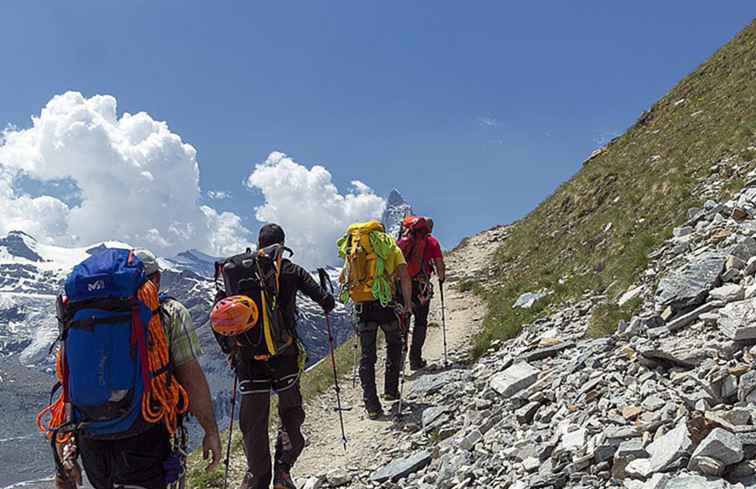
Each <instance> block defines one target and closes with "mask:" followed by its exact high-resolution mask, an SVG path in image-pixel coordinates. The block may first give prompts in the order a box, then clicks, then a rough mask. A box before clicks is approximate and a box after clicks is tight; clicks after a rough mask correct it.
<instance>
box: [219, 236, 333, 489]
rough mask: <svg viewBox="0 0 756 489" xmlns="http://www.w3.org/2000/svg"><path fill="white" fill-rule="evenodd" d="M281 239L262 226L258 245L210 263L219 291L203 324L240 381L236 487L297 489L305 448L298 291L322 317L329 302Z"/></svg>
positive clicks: (329, 299) (328, 307) (329, 304)
mask: <svg viewBox="0 0 756 489" xmlns="http://www.w3.org/2000/svg"><path fill="white" fill-rule="evenodd" d="M284 241H285V234H284V230H283V229H282V228H281V227H280V226H278V225H277V224H266V225H264V226H263V227H262V228H261V229H260V233H259V237H258V248H257V250H252V249H248V250H247V251H246V252H244V253H241V254H239V255H235V256H232V257H230V258H227V259H225V260H222V261H220V262H218V263H216V284H217V286H218V294H217V296H216V304H215V306H213V310H212V312H211V314H210V322H211V325H212V327H213V331H214V332H215V333H216V339H218V343H219V344H220V346H221V349H222V350H223V351H224V352H225V353H226V354H228V355H229V357H230V360H231V363H232V366H233V367H234V370H235V376H236V379H237V380H238V381H239V383H238V385H239V393H240V394H241V407H240V409H239V425H240V427H241V431H242V434H243V437H244V447H245V453H246V456H247V472H246V474H245V476H244V480H243V481H242V483H241V486H240V489H268V488H269V487H270V483H271V480H272V482H273V487H274V488H275V489H297V488H296V485H295V484H294V482H293V480H292V477H291V468H292V466H293V465H294V463H295V462H296V461H297V459H298V458H299V455H300V454H301V453H302V450H303V449H304V446H305V439H304V436H303V435H302V430H301V428H302V424H303V423H304V420H305V412H304V408H303V406H302V395H301V393H300V389H299V381H300V376H301V374H302V371H303V369H304V363H305V353H304V349H303V347H302V345H301V343H300V342H299V341H298V340H297V331H296V316H297V309H296V308H297V306H296V299H297V293H298V292H302V293H303V294H304V295H306V296H307V297H309V298H310V299H312V300H313V301H315V302H316V303H317V304H318V305H320V307H321V308H323V311H324V312H325V313H326V315H327V314H328V313H330V312H331V311H332V310H333V309H334V307H335V306H336V301H335V299H334V298H333V296H332V295H331V294H330V293H329V292H328V291H327V290H325V289H324V288H322V287H321V286H320V285H318V283H317V282H316V281H315V279H313V278H312V276H311V275H310V274H309V273H308V272H307V271H306V270H305V269H304V268H302V267H300V266H299V265H297V264H295V263H293V262H292V261H290V260H289V259H286V258H284V257H283V254H284V252H288V253H289V254H293V252H292V251H291V250H289V249H288V248H286V247H285V246H284ZM234 384H235V385H236V381H235V382H234ZM235 390H236V389H235ZM272 394H276V395H277V396H278V416H279V418H280V421H281V426H280V428H279V430H278V436H277V440H276V453H275V458H274V459H273V460H271V454H270V447H269V440H268V429H269V427H268V425H269V418H270V398H271V395H272ZM228 461H229V460H228V458H227V459H226V464H227V472H226V474H227V475H228Z"/></svg>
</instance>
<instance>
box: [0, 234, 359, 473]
mask: <svg viewBox="0 0 756 489" xmlns="http://www.w3.org/2000/svg"><path fill="white" fill-rule="evenodd" d="M104 247H122V248H125V247H128V245H126V244H123V243H117V242H106V243H99V244H97V245H95V246H92V247H88V248H62V247H56V246H50V245H45V244H43V243H40V242H38V241H37V240H36V239H34V238H33V237H32V236H29V235H28V234H25V233H22V232H11V233H10V234H8V235H7V236H5V237H3V238H0V386H2V388H0V391H2V393H0V406H3V408H4V409H9V410H10V413H15V415H12V416H9V418H11V422H10V423H4V424H3V426H0V453H2V458H3V460H5V458H6V456H7V457H9V458H15V457H16V456H18V457H19V459H18V460H19V464H17V465H16V464H7V465H5V464H4V465H5V468H3V469H0V487H3V486H5V485H6V484H10V483H12V482H17V481H18V480H24V479H25V480H28V479H30V478H35V477H40V476H44V475H47V474H49V473H50V470H51V465H50V459H49V457H48V453H47V445H46V444H45V443H44V442H43V441H42V440H41V438H40V437H38V436H36V435H35V433H34V431H33V430H34V428H33V421H34V413H36V412H37V411H38V410H39V409H40V408H41V407H42V406H43V405H44V404H45V402H46V401H47V396H48V393H49V388H50V387H51V385H52V383H53V379H52V368H51V367H52V357H51V355H50V354H49V351H50V347H51V345H52V344H53V342H54V341H55V339H56V337H57V335H58V326H57V321H56V319H55V297H56V295H57V294H58V293H59V292H60V290H61V289H62V284H63V281H64V280H65V277H66V275H67V274H68V273H69V272H70V270H71V268H72V267H73V266H74V265H75V264H77V263H79V262H81V261H82V260H84V259H85V258H86V257H87V256H89V255H90V254H91V253H92V252H94V251H97V250H100V249H102V248H104ZM215 260H216V259H215V258H214V257H211V256H208V255H206V254H204V253H201V252H198V251H196V250H190V251H186V252H184V253H180V254H179V255H177V256H175V257H170V258H160V263H161V266H162V268H163V276H162V281H161V282H162V287H163V290H165V291H166V292H167V293H168V294H170V295H171V296H173V297H175V298H176V299H178V300H179V301H181V302H182V303H183V304H184V305H185V306H186V307H187V308H188V309H189V311H190V312H191V315H192V318H193V319H194V323H195V325H196V327H197V332H198V334H199V337H200V341H201V343H202V346H203V349H204V351H205V354H204V355H203V357H202V359H201V363H202V367H203V369H204V371H205V372H206V375H207V376H208V381H209V383H210V385H211V388H212V391H213V397H214V399H215V409H216V415H217V416H218V419H219V422H220V423H221V425H223V426H224V425H227V423H228V416H229V412H230V409H229V400H230V397H231V395H230V394H231V393H230V390H231V384H232V378H233V377H232V373H231V371H230V370H229V369H228V367H227V366H226V364H225V358H224V355H223V354H222V353H221V351H220V349H219V348H218V346H217V344H216V343H215V339H214V337H213V334H212V331H211V329H210V325H209V311H210V308H211V307H212V301H213V297H214V295H215V285H214V281H213V270H214V265H213V264H214V262H215ZM329 272H330V273H331V275H332V278H333V279H337V276H338V273H339V270H338V269H333V268H332V269H330V270H329ZM298 307H299V312H300V317H299V321H298V332H299V336H300V339H301V340H302V342H303V343H304V345H305V349H306V350H307V353H308V364H312V363H315V362H316V361H317V360H319V359H320V358H322V357H323V356H325V354H326V353H327V351H328V342H327V336H326V334H325V323H324V318H323V313H322V309H321V308H320V307H319V306H318V305H317V304H315V303H313V302H312V301H310V300H309V299H306V298H304V297H301V298H300V299H299V302H298ZM332 319H333V321H332V324H333V327H334V336H335V337H336V340H337V341H338V342H339V343H340V342H343V341H345V340H346V339H347V338H349V337H350V336H351V333H352V325H351V320H350V318H349V315H348V313H347V310H346V308H345V306H343V305H339V306H338V307H337V309H336V310H335V311H334V313H333V315H332ZM5 414H8V412H6V413H5ZM190 431H192V432H195V433H197V434H199V431H198V430H190ZM27 460H33V462H32V463H31V465H30V466H27V465H26V461H27ZM22 461H24V462H23V463H22ZM9 465H13V466H14V468H13V471H14V474H11V475H8V474H4V472H6V471H7V470H8V469H9ZM17 468H18V469H20V470H21V471H22V472H24V473H28V475H31V477H26V476H25V475H24V476H23V479H20V477H21V475H20V474H19V473H18V472H17V471H16V469H17Z"/></svg>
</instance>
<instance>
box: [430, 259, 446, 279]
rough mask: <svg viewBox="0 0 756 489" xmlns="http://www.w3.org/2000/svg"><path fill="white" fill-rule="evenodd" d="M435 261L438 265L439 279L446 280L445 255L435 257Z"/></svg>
mask: <svg viewBox="0 0 756 489" xmlns="http://www.w3.org/2000/svg"><path fill="white" fill-rule="evenodd" d="M433 263H434V264H435V265H436V274H438V281H439V282H440V283H444V282H446V264H445V263H444V259H443V257H441V258H435V259H434V260H433Z"/></svg>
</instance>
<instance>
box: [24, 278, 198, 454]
mask: <svg viewBox="0 0 756 489" xmlns="http://www.w3.org/2000/svg"><path fill="white" fill-rule="evenodd" d="M137 298H138V299H139V300H140V301H142V302H143V303H144V304H145V305H146V306H148V307H149V308H150V309H151V310H152V311H153V314H152V315H151V317H150V321H149V323H148V325H147V328H146V329H147V345H146V346H147V348H146V352H145V357H144V358H145V359H146V361H145V363H146V365H147V369H146V370H145V374H146V377H147V381H146V383H145V389H144V391H143V393H142V400H141V414H142V417H143V419H144V420H145V421H146V422H148V423H153V424H154V423H158V422H160V421H162V422H163V424H164V425H165V428H166V430H167V431H168V433H169V434H170V435H171V436H173V435H174V434H175V433H176V430H177V428H178V425H179V416H180V415H182V414H185V413H186V412H187V411H188V410H189V396H188V394H187V393H186V390H185V389H184V388H183V386H181V384H179V383H178V381H177V380H176V378H175V377H174V376H173V374H172V367H171V365H170V363H171V358H170V345H169V344H168V339H167V337H166V334H165V330H164V329H163V325H162V321H161V318H160V314H159V312H158V311H159V306H160V304H159V301H158V294H157V286H156V285H155V284H154V283H153V282H151V281H147V282H145V283H144V284H143V285H142V286H141V287H140V288H139V290H138V291H137ZM64 356H65V353H64V351H63V348H59V349H58V351H57V353H56V357H55V375H56V377H57V379H58V381H59V382H61V383H63V384H65V381H66V377H67V375H66V370H65V369H66V365H65V358H64ZM66 402H67V401H66V391H65V387H64V389H63V391H62V392H61V394H60V395H59V396H58V397H57V398H56V399H55V400H54V401H52V402H51V403H50V405H49V406H47V407H46V408H44V409H43V410H42V411H40V412H39V414H37V416H36V423H37V427H38V428H39V430H40V431H41V432H43V433H47V436H48V437H52V435H53V433H55V432H56V431H57V430H58V429H60V428H61V427H62V426H64V425H65V424H66V423H67V422H69V420H68V413H67V412H66ZM48 416H49V420H48V421H47V422H45V418H46V417H48ZM71 436H72V432H66V433H58V434H57V437H56V440H57V442H58V443H61V444H62V443H67V442H68V441H70V439H71Z"/></svg>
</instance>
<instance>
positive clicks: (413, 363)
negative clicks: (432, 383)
mask: <svg viewBox="0 0 756 489" xmlns="http://www.w3.org/2000/svg"><path fill="white" fill-rule="evenodd" d="M427 366H428V362H426V361H425V360H423V359H422V358H421V359H420V360H410V370H422V369H424V368H425V367H427Z"/></svg>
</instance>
